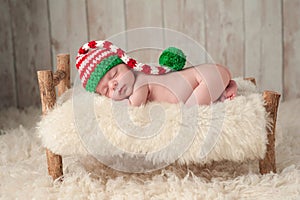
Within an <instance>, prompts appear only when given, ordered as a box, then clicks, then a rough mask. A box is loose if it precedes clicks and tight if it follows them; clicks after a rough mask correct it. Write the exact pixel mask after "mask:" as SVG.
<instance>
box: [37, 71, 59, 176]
mask: <svg viewBox="0 0 300 200" xmlns="http://www.w3.org/2000/svg"><path fill="white" fill-rule="evenodd" d="M37 76H38V82H39V87H40V95H41V102H42V112H43V115H46V114H47V112H48V111H49V110H51V109H52V108H53V107H54V105H55V101H56V94H55V87H54V82H53V73H52V71H49V70H45V71H38V72H37ZM46 156H47V163H48V173H49V175H50V176H51V177H52V178H53V179H57V178H59V177H62V175H63V170H62V158H61V156H60V155H56V154H54V153H52V152H51V151H50V150H48V149H46Z"/></svg>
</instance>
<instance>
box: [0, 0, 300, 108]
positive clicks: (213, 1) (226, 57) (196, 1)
mask: <svg viewBox="0 0 300 200" xmlns="http://www.w3.org/2000/svg"><path fill="white" fill-rule="evenodd" d="M0 3H1V7H0V13H1V15H2V17H1V18H0V27H1V31H0V37H1V40H0V69H1V70H0V76H1V79H0V99H1V101H0V108H3V107H8V106H17V107H20V108H22V107H26V106H30V105H38V104H39V101H40V100H39V90H38V86H37V80H36V71H37V70H41V69H55V63H56V54H59V53H70V54H71V65H72V77H71V78H72V80H74V79H75V77H76V75H77V74H76V71H75V64H74V63H75V55H76V51H77V49H78V47H79V46H80V45H81V44H82V43H84V42H87V41H89V40H91V39H105V38H110V39H111V40H112V41H113V42H115V43H117V44H118V46H120V47H121V48H124V49H126V50H127V51H130V54H131V55H132V56H134V57H136V58H137V59H138V60H141V61H143V62H150V63H151V62H156V61H157V57H158V55H159V54H160V50H161V49H163V48H165V47H166V46H168V45H172V44H175V43H176V42H177V43H176V44H178V45H179V46H180V48H182V49H184V50H186V52H188V53H187V54H188V56H190V57H193V58H195V57H197V59H195V60H196V62H211V61H212V60H213V61H214V62H217V63H221V64H224V65H226V66H228V67H229V68H230V70H231V72H232V74H233V76H234V77H236V76H255V77H256V78H257V82H258V85H259V88H260V90H265V89H271V90H276V91H278V92H280V93H282V94H283V96H284V99H285V100H289V99H293V98H297V97H300V86H299V84H300V81H299V80H300V79H299V78H298V77H300V67H299V65H300V56H299V55H300V20H299V19H300V12H298V10H300V0H264V1H261V0H225V1H218V0H151V1H150V0H76V1H75V0H22V1H19V0H0ZM141 27H160V28H161V29H157V30H156V31H155V32H148V33H146V34H145V32H144V31H143V30H142V29H138V31H133V32H132V31H129V32H126V33H125V34H123V33H124V31H125V30H131V29H135V28H141ZM163 28H167V29H168V30H164V29H163ZM169 29H170V30H169ZM171 30H175V31H178V32H180V33H181V34H182V35H183V34H185V36H187V37H189V38H190V39H192V40H195V43H197V45H198V44H199V45H200V46H203V48H205V49H206V50H207V51H208V54H203V53H199V52H196V51H192V50H193V49H194V47H193V46H191V45H190V44H186V43H184V42H182V43H180V41H179V42H178V41H176V37H175V38H174V31H173V32H172V31H171ZM141 46H142V47H144V48H143V49H141ZM138 50H139V51H138ZM193 64H194V63H193Z"/></svg>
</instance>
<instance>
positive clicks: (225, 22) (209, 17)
mask: <svg viewBox="0 0 300 200" xmlns="http://www.w3.org/2000/svg"><path fill="white" fill-rule="evenodd" d="M205 16H206V23H205V24H206V27H205V31H206V33H205V35H206V44H207V45H206V47H207V51H208V53H209V54H210V55H211V57H212V60H214V62H216V63H220V64H222V65H225V66H227V67H228V68H229V69H230V71H231V72H232V75H233V77H236V76H242V75H243V74H244V67H243V66H244V31H243V1H240V0H227V1H218V0H205Z"/></svg>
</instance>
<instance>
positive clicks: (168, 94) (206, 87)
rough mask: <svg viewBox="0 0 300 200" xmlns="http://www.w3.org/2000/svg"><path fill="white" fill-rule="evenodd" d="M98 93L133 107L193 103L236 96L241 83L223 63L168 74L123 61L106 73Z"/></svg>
mask: <svg viewBox="0 0 300 200" xmlns="http://www.w3.org/2000/svg"><path fill="white" fill-rule="evenodd" d="M96 92H97V93H98V94H100V95H104V96H106V97H108V98H111V99H113V100H118V101H120V100H125V101H128V103H129V104H130V105H133V106H140V105H143V104H146V103H147V102H148V101H156V102H167V103H179V102H182V103H184V104H186V105H188V106H191V105H209V104H211V103H212V102H216V101H224V100H226V99H232V98H234V97H235V96H236V92H237V85H236V83H235V82H234V81H233V80H231V75H230V72H229V71H228V70H227V68H225V67H223V66H221V65H213V64H203V65H199V66H196V67H192V68H187V69H184V70H181V71H177V72H172V73H168V74H164V75H146V74H144V73H142V72H133V71H132V70H130V69H129V67H127V66H126V65H125V64H119V65H117V66H115V67H114V68H112V69H111V70H109V71H108V72H107V73H106V74H105V75H104V77H103V78H102V79H101V80H100V82H99V84H98V86H97V88H96Z"/></svg>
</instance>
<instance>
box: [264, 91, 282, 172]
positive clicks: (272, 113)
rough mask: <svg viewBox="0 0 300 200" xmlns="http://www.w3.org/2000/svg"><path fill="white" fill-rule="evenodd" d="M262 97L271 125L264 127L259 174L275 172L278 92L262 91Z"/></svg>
mask: <svg viewBox="0 0 300 200" xmlns="http://www.w3.org/2000/svg"><path fill="white" fill-rule="evenodd" d="M263 97H264V100H265V108H266V112H267V113H268V114H269V116H268V117H269V118H270V120H271V126H270V127H267V128H266V129H267V134H268V144H267V151H266V154H265V157H264V159H261V160H260V161H259V172H260V173H261V174H266V173H270V172H271V171H272V172H274V173H276V160H275V128H276V119H277V111H278V105H279V99H280V94H278V93H276V92H272V91H264V93H263Z"/></svg>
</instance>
